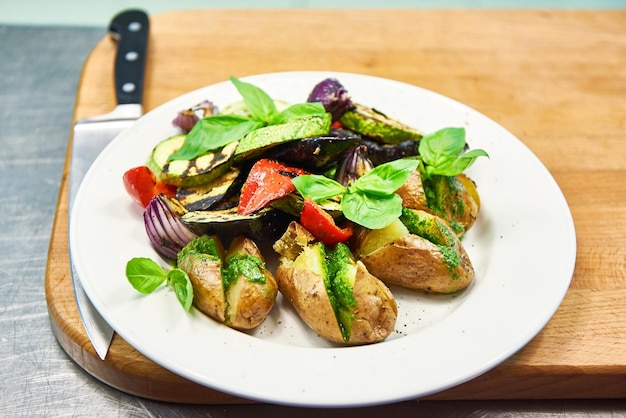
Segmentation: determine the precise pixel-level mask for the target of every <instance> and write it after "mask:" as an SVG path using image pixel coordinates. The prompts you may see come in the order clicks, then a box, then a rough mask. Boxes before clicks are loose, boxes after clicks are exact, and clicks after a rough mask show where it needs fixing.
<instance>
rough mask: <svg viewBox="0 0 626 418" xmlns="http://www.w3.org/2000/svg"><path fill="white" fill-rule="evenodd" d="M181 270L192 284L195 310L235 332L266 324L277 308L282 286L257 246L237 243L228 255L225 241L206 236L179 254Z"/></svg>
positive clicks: (245, 240) (241, 239)
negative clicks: (277, 298)
mask: <svg viewBox="0 0 626 418" xmlns="http://www.w3.org/2000/svg"><path fill="white" fill-rule="evenodd" d="M178 267H179V268H180V269H181V270H183V271H185V272H186V273H187V275H188V276H189V279H190V280H191V284H192V286H193V291H194V300H193V304H194V306H195V307H196V308H197V309H198V310H200V311H201V312H203V313H204V314H206V315H208V316H209V317H211V318H213V319H215V320H216V321H218V322H221V323H224V324H225V325H228V326H229V327H231V328H235V329H240V330H246V329H251V328H254V327H256V326H258V325H259V324H261V323H262V322H263V320H264V319H265V318H266V317H267V315H268V314H269V312H270V311H271V310H272V307H273V306H274V302H275V300H276V295H277V294H278V285H277V283H276V279H275V278H274V276H273V275H272V274H271V273H270V272H269V270H268V269H267V268H266V267H265V261H264V259H263V256H262V254H261V252H260V251H259V249H258V248H257V246H256V245H255V243H254V242H253V241H252V240H250V239H248V238H244V237H237V238H235V239H233V241H232V243H231V245H230V248H229V251H228V253H227V254H226V255H224V248H223V245H222V242H221V240H220V239H219V238H218V237H216V236H207V235H203V236H201V237H199V238H196V239H194V240H193V241H192V242H191V243H190V244H188V245H187V246H186V247H185V248H183V250H182V251H181V252H180V253H179V256H178Z"/></svg>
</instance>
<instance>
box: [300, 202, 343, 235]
mask: <svg viewBox="0 0 626 418" xmlns="http://www.w3.org/2000/svg"><path fill="white" fill-rule="evenodd" d="M300 224H301V225H302V226H303V227H304V228H305V229H306V230H307V231H309V232H310V233H311V234H313V236H314V237H315V238H316V239H317V240H318V241H321V242H323V243H324V244H326V245H335V244H337V243H338V242H346V241H347V240H348V239H350V237H351V236H352V233H353V230H352V225H351V224H349V225H348V226H347V227H346V228H340V227H338V226H337V224H335V220H334V219H333V217H332V216H330V214H329V213H328V212H326V211H325V210H324V209H322V207H321V206H320V205H318V204H317V203H315V201H314V200H313V199H309V198H305V199H304V205H303V206H302V213H301V214H300Z"/></svg>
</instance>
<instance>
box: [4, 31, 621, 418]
mask: <svg viewBox="0 0 626 418" xmlns="http://www.w3.org/2000/svg"><path fill="white" fill-rule="evenodd" d="M105 35H106V33H105V29H104V28H91V27H88V28H76V27H72V28H69V27H28V26H2V25H0V143H1V145H2V146H1V147H0V179H1V182H0V187H1V188H2V198H0V378H1V384H0V416H29V417H31V416H55V417H57V416H95V415H97V416H208V417H247V416H251V415H257V414H258V415H260V416H298V417H308V416H311V417H312V416H323V417H334V416H354V415H357V414H358V416H361V417H370V416H371V417H378V416H417V415H424V416H434V415H435V416H503V415H504V416H554V415H562V416H626V402H625V401H621V400H594V401H585V400H581V401H498V402H484V401H467V402H465V401H463V402H460V401H459V402H435V401H430V402H425V401H422V402H404V403H399V404H393V405H386V406H377V407H370V408H365V409H348V410H338V409H334V410H329V409H324V410H319V409H300V408H292V407H286V406H276V405H230V406H229V405H226V406H224V405H219V406H215V405H213V406H210V405H204V406H199V405H174V404H166V403H161V402H155V401H150V400H146V399H141V398H138V397H135V396H131V395H128V394H125V393H122V392H120V391H117V390H115V389H112V388H110V387H108V386H106V385H104V384H102V383H100V382H99V381H97V380H96V379H94V378H92V377H91V376H90V375H88V374H87V373H85V372H84V371H83V370H82V369H81V368H80V367H78V366H77V365H76V364H75V363H74V362H73V361H72V360H71V359H70V358H69V357H68V356H67V355H66V354H65V352H64V351H63V349H62V348H61V347H60V346H59V345H58V343H57V341H56V339H55V337H54V335H53V334H52V331H51V328H50V322H49V318H48V312H47V308H46V300H45V291H44V279H45V269H46V261H47V250H48V245H49V240H50V233H51V230H52V221H53V217H54V211H55V208H56V203H57V198H58V192H59V187H60V183H61V175H62V171H63V165H64V160H65V153H66V148H67V141H68V137H69V132H70V129H71V121H72V112H73V107H74V100H75V94H76V89H77V86H78V79H79V75H80V71H81V68H82V65H83V62H84V60H85V59H86V58H87V56H88V54H89V51H90V50H91V48H93V47H94V46H95V44H96V43H97V41H99V40H100V39H101V38H102V37H103V36H105ZM625 384H626V382H625Z"/></svg>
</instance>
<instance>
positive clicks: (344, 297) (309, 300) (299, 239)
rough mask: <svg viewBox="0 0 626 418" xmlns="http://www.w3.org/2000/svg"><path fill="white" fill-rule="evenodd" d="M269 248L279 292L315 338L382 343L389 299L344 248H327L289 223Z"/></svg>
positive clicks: (392, 316) (388, 325) (393, 311)
mask: <svg viewBox="0 0 626 418" xmlns="http://www.w3.org/2000/svg"><path fill="white" fill-rule="evenodd" d="M274 249H275V250H276V252H278V253H279V254H280V257H279V264H278V267H277V269H276V279H277V280H278V287H279V290H280V292H281V293H282V294H283V295H284V296H285V297H286V298H287V300H289V302H290V303H291V304H292V306H293V307H294V308H295V310H296V311H297V312H298V314H299V315H300V317H301V318H302V320H303V321H304V322H305V323H306V324H307V325H308V326H309V327H310V328H311V329H312V330H313V331H314V332H316V333H317V334H318V335H319V336H321V337H322V338H325V339H327V340H329V341H332V342H335V343H339V344H351V345H354V344H367V343H373V342H377V341H382V340H384V339H385V338H387V336H388V335H389V334H391V332H393V329H394V326H395V322H396V317H397V314H398V308H397V306H396V303H395V300H394V298H393V295H392V294H391V292H390V291H389V289H388V288H387V287H386V286H385V285H384V284H383V283H382V282H381V281H380V280H378V279H377V278H376V277H374V276H373V275H371V274H370V273H369V272H368V271H367V269H366V268H365V266H364V265H363V264H362V263H361V262H359V261H355V260H354V258H353V257H352V254H351V253H350V250H349V249H348V247H347V246H345V245H343V244H337V246H336V247H335V248H334V249H330V248H329V247H326V246H325V245H324V244H323V243H321V242H316V241H315V238H314V237H313V236H312V235H311V234H310V233H309V232H308V231H307V230H306V229H304V228H303V227H302V226H301V225H300V224H298V223H297V222H293V223H291V224H290V225H289V228H288V229H287V231H286V232H285V234H284V235H283V237H282V238H281V239H280V240H278V241H277V242H276V243H275V244H274Z"/></svg>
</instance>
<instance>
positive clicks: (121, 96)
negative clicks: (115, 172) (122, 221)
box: [68, 10, 149, 360]
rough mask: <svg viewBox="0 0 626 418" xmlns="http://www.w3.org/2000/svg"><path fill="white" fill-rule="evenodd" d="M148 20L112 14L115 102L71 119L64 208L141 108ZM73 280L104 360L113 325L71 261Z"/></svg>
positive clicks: (92, 337)
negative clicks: (85, 116)
mask: <svg viewBox="0 0 626 418" xmlns="http://www.w3.org/2000/svg"><path fill="white" fill-rule="evenodd" d="M148 32H149V21H148V16H147V15H146V13H145V12H143V11H141V10H126V11H123V12H121V13H119V14H118V15H116V16H115V17H114V18H113V19H112V20H111V23H110V25H109V34H110V36H111V37H112V38H113V40H115V41H116V42H117V53H116V57H115V66H114V73H115V75H114V84H115V95H116V100H117V106H116V107H115V108H114V109H113V110H112V111H111V112H109V113H107V114H104V115H100V116H95V117H92V118H88V119H81V120H79V121H77V122H76V123H75V124H74V134H73V138H72V154H71V163H70V184H69V210H68V212H69V213H70V214H71V213H72V205H73V202H74V197H75V196H76V192H77V191H78V187H79V186H80V183H81V181H82V179H83V177H84V176H85V173H86V172H87V170H88V169H89V167H90V166H91V164H92V163H93V161H94V160H95V159H96V157H97V156H98V154H100V152H101V151H102V150H103V149H104V148H105V147H106V146H107V144H109V143H110V142H111V140H113V138H115V137H116V136H117V135H119V134H120V133H121V132H122V131H123V130H125V129H126V128H128V127H130V126H131V125H133V124H134V122H135V121H136V120H137V118H139V117H140V116H141V114H142V112H143V109H142V104H141V103H142V95H143V78H144V71H145V65H146V52H147V47H148ZM70 218H71V216H70ZM71 259H72V254H71V253H70V266H71V271H72V284H73V286H74V295H75V297H76V304H77V305H78V312H79V314H80V318H81V321H82V323H83V326H84V327H85V331H86V332H87V336H88V337H89V340H90V341H91V344H92V345H93V347H94V349H95V350H96V353H98V356H99V357H100V358H101V359H102V360H104V358H105V357H106V354H107V352H108V350H109V345H110V344H111V339H112V338H113V333H114V331H113V329H112V328H111V326H110V325H109V324H108V323H107V322H106V321H105V320H104V319H103V318H102V316H101V315H100V313H99V312H98V311H97V310H96V308H95V307H94V306H93V304H92V303H91V301H90V300H89V298H88V297H87V294H86V293H85V290H84V289H83V286H82V284H81V282H80V277H78V274H77V273H76V270H75V268H74V264H73V263H72V261H71Z"/></svg>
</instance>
